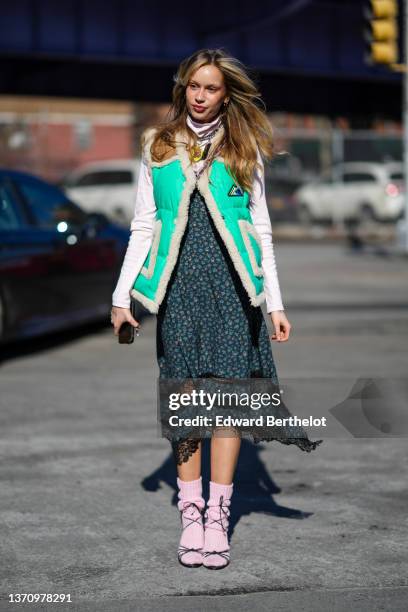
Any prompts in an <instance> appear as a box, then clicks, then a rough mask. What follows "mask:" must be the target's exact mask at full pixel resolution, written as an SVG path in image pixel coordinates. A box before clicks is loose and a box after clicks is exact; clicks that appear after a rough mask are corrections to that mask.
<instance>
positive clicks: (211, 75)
mask: <svg viewBox="0 0 408 612" xmlns="http://www.w3.org/2000/svg"><path fill="white" fill-rule="evenodd" d="M226 94H227V90H226V87H225V83H224V75H223V74H222V72H221V70H220V69H219V68H217V66H214V65H212V64H207V65H206V66H201V68H199V69H198V70H196V71H195V72H194V73H193V74H192V75H191V77H190V80H189V82H188V84H187V88H186V103H187V110H188V112H189V113H190V115H191V116H192V118H193V119H194V120H195V121H199V122H201V123H206V122H207V121H212V120H213V119H215V117H216V116H217V115H218V112H219V110H220V108H221V106H222V104H223V102H224V100H225V101H226V102H227V101H228V96H227V95H226Z"/></svg>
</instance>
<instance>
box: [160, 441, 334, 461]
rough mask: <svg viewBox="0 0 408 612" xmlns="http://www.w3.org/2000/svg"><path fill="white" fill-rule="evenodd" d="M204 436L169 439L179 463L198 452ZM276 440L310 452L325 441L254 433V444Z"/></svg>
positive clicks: (175, 458)
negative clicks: (263, 435) (259, 435)
mask: <svg viewBox="0 0 408 612" xmlns="http://www.w3.org/2000/svg"><path fill="white" fill-rule="evenodd" d="M202 440H203V438H182V439H180V440H169V441H170V443H171V446H172V450H173V456H174V460H175V462H176V463H177V465H182V464H183V463H186V462H187V461H188V460H189V459H190V457H192V456H193V455H194V453H196V452H197V450H198V448H199V444H200V442H201V441H202ZM274 440H276V441H277V442H280V443H281V444H286V445H287V446H289V445H290V444H295V445H296V446H297V447H298V448H300V450H302V451H305V452H307V453H310V452H311V451H312V450H316V448H317V446H319V444H321V443H322V442H324V440H315V441H312V440H309V438H273V437H270V436H269V437H267V436H265V437H258V436H254V435H252V441H253V443H254V444H259V443H261V442H273V441H274Z"/></svg>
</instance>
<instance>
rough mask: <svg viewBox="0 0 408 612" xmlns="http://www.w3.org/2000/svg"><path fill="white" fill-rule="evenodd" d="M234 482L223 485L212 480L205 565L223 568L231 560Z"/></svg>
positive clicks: (205, 541) (205, 529)
mask: <svg viewBox="0 0 408 612" xmlns="http://www.w3.org/2000/svg"><path fill="white" fill-rule="evenodd" d="M233 486H234V485H233V484H230V485H223V484H218V483H216V482H212V481H211V480H210V498H209V500H208V502H207V510H206V512H205V523H204V549H203V565H204V566H205V567H206V568H207V569H222V568H224V567H227V565H228V564H229V562H230V553H229V550H230V546H229V543H228V525H229V520H228V519H229V515H230V511H229V506H230V504H231V495H232V489H233Z"/></svg>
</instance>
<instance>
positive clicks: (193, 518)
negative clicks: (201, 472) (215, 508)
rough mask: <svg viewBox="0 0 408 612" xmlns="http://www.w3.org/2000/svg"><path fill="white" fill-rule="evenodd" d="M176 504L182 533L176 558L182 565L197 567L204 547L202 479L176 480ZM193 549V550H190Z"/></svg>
mask: <svg viewBox="0 0 408 612" xmlns="http://www.w3.org/2000/svg"><path fill="white" fill-rule="evenodd" d="M177 485H178V487H179V492H178V498H179V501H178V504H177V507H178V509H179V510H180V517H181V524H182V528H183V532H182V534H181V538H180V543H179V547H178V558H179V561H180V562H181V563H182V564H183V565H187V566H199V565H201V564H202V561H203V559H202V547H203V545H204V527H203V518H202V511H203V509H204V504H205V501H204V498H203V497H202V479H201V476H200V478H197V480H181V479H180V478H177ZM190 549H193V550H190Z"/></svg>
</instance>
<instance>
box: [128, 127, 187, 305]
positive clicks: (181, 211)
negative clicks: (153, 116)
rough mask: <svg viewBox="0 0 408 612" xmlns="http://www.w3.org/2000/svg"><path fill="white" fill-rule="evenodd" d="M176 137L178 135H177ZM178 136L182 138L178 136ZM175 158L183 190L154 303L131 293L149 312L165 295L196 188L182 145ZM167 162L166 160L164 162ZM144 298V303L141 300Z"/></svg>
mask: <svg viewBox="0 0 408 612" xmlns="http://www.w3.org/2000/svg"><path fill="white" fill-rule="evenodd" d="M177 136H178V135H177ZM180 136H182V135H181V134H180ZM176 151H177V156H178V158H179V159H180V163H181V168H182V171H183V174H184V177H185V183H184V188H183V191H182V194H181V198H180V203H179V207H178V215H177V218H176V221H175V228H174V231H173V234H172V236H171V241H170V246H169V251H168V253H167V259H166V264H165V267H164V269H163V272H162V275H161V278H160V281H159V285H158V287H157V291H156V298H155V300H154V302H153V301H152V300H150V299H148V298H146V296H141V295H140V294H138V295H136V293H138V292H137V291H135V293H132V295H134V297H138V299H140V301H141V302H142V304H143V305H144V306H145V307H146V308H148V310H150V312H157V311H158V308H159V305H160V304H161V302H162V301H163V298H164V296H165V294H166V287H167V284H168V282H169V280H170V277H171V273H172V271H173V268H174V266H175V265H176V263H177V258H178V254H179V250H180V242H181V239H182V237H183V235H184V231H185V229H186V225H187V221H188V209H189V204H190V196H191V194H192V193H193V191H194V188H195V186H196V177H195V174H194V170H193V168H192V165H191V162H190V159H189V156H188V153H187V151H186V149H185V145H184V144H183V143H177V144H176ZM166 161H167V160H166ZM142 297H143V298H144V301H143V300H142Z"/></svg>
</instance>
